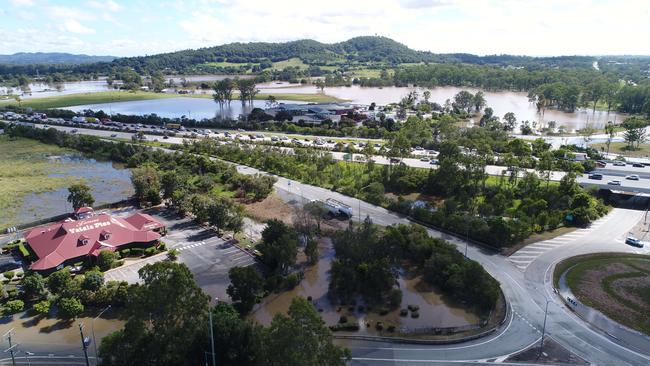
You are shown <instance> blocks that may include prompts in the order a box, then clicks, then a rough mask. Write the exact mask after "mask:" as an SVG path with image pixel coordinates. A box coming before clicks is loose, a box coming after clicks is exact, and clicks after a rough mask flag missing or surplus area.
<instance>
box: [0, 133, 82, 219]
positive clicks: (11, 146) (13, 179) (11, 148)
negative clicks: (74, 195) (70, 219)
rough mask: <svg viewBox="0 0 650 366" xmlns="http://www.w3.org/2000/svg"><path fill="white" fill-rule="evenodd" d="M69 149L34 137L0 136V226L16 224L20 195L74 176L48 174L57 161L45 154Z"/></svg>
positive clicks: (55, 186)
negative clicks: (33, 138) (32, 138)
mask: <svg viewBox="0 0 650 366" xmlns="http://www.w3.org/2000/svg"><path fill="white" fill-rule="evenodd" d="M69 153H74V151H72V150H67V149H63V148H59V147H57V146H56V145H46V144H42V143H40V142H38V141H36V140H31V139H10V138H9V137H8V136H0V229H2V228H6V227H8V226H13V225H15V224H16V222H14V219H15V215H16V213H17V210H18V209H19V208H20V207H21V206H22V202H23V197H25V196H27V195H29V194H32V193H42V192H49V191H54V190H57V189H60V188H63V187H67V186H68V185H70V184H71V183H72V182H74V181H76V180H77V179H75V178H73V177H49V174H50V173H51V172H52V171H53V170H57V169H60V168H61V165H60V164H58V163H56V162H55V161H51V160H49V159H47V156H48V155H62V154H69Z"/></svg>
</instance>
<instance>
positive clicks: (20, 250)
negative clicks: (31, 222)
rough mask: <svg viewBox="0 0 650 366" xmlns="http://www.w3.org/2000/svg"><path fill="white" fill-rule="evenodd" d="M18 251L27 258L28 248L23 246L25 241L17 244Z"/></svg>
mask: <svg viewBox="0 0 650 366" xmlns="http://www.w3.org/2000/svg"><path fill="white" fill-rule="evenodd" d="M18 251H19V252H20V255H22V256H23V258H29V250H27V248H26V247H25V243H20V244H18Z"/></svg>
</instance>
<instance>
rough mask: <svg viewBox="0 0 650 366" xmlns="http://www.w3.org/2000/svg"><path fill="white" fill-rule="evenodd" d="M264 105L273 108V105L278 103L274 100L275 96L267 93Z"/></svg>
mask: <svg viewBox="0 0 650 366" xmlns="http://www.w3.org/2000/svg"><path fill="white" fill-rule="evenodd" d="M265 105H266V108H274V107H275V106H277V105H278V101H277V100H276V98H275V96H273V95H269V96H268V97H267V98H266V102H265Z"/></svg>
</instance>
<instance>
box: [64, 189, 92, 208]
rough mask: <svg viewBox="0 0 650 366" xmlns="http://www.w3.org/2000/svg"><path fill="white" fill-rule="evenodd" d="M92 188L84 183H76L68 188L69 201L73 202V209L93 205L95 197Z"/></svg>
mask: <svg viewBox="0 0 650 366" xmlns="http://www.w3.org/2000/svg"><path fill="white" fill-rule="evenodd" d="M91 191H92V188H90V187H89V186H88V185H86V184H84V183H76V184H73V185H71V186H70V187H69V188H68V192H69V194H68V202H70V203H72V208H73V209H75V210H76V209H78V208H80V207H85V206H92V205H93V203H95V199H94V198H93V195H92V193H91Z"/></svg>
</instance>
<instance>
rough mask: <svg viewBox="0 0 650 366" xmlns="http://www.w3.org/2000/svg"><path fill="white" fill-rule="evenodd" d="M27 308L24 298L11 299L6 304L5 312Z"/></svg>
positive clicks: (12, 312) (11, 312)
mask: <svg viewBox="0 0 650 366" xmlns="http://www.w3.org/2000/svg"><path fill="white" fill-rule="evenodd" d="M24 308H25V303H24V302H23V300H9V301H7V303H6V304H5V307H4V312H5V314H15V313H17V312H20V311H23V309H24Z"/></svg>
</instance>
